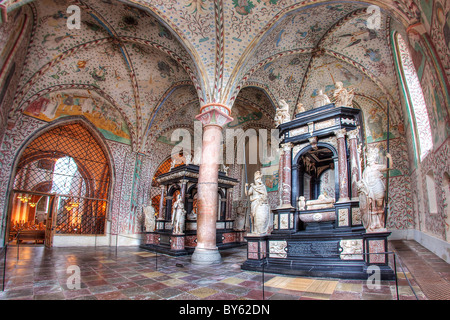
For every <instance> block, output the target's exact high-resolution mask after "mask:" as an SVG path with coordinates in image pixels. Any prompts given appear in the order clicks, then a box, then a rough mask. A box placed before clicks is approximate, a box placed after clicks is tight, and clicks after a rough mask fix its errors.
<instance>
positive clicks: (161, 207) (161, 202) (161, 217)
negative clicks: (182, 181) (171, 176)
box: [158, 186, 166, 220]
mask: <svg viewBox="0 0 450 320" xmlns="http://www.w3.org/2000/svg"><path fill="white" fill-rule="evenodd" d="M165 189H166V186H161V198H160V199H159V215H158V220H164V191H165Z"/></svg>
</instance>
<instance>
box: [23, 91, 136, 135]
mask: <svg viewBox="0 0 450 320" xmlns="http://www.w3.org/2000/svg"><path fill="white" fill-rule="evenodd" d="M23 113H24V114H26V115H28V116H32V117H34V118H37V119H40V120H44V121H46V122H51V121H53V120H56V119H58V118H61V117H67V116H79V115H82V116H84V117H86V118H87V119H88V120H89V121H90V122H91V123H92V124H93V125H94V126H96V127H97V129H98V130H99V131H100V132H101V133H102V134H103V135H104V137H105V138H106V139H109V140H113V141H116V142H121V143H125V144H130V142H131V138H130V133H129V130H128V126H127V124H126V123H125V121H123V119H122V116H121V114H120V113H119V111H117V110H116V109H115V108H114V107H112V106H111V105H110V104H109V103H107V102H106V101H105V100H104V99H102V98H100V97H99V96H97V95H94V94H93V93H92V92H91V91H86V92H84V91H83V92H78V91H66V92H52V93H50V94H46V95H44V96H41V97H39V98H38V99H36V100H34V101H33V102H31V103H30V104H29V105H28V106H27V107H26V108H25V110H24V111H23Z"/></svg>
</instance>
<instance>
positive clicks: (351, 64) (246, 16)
mask: <svg viewBox="0 0 450 320" xmlns="http://www.w3.org/2000/svg"><path fill="white" fill-rule="evenodd" d="M16 2H17V3H19V1H16ZM26 2H29V1H24V3H26ZM375 3H376V4H378V5H379V6H380V7H381V10H380V16H379V20H377V22H378V25H376V26H375V27H372V26H371V25H370V24H368V21H369V19H370V18H371V16H370V14H369V13H368V11H367V8H368V6H369V5H370V3H365V2H364V3H363V2H345V1H318V0H317V1H294V0H253V1H250V0H243V1H241V0H233V1H206V0H185V1H176V0H133V1H115V0H100V1H99V0H96V1H94V0H83V1H81V0H78V1H71V2H70V3H69V2H68V1H64V0H37V1H34V2H32V3H31V5H30V6H29V7H28V6H26V7H25V6H24V7H22V8H21V9H22V10H24V12H25V13H28V14H29V15H30V16H32V17H33V23H34V25H33V29H32V30H33V31H32V32H33V33H32V36H31V42H30V46H29V51H28V53H27V58H26V64H25V67H24V70H23V73H22V76H21V80H20V83H19V89H18V92H17V94H16V97H15V100H14V104H13V106H12V109H11V111H10V114H14V112H17V111H24V112H28V113H31V114H32V113H33V110H32V109H33V108H31V109H30V105H31V106H33V103H34V102H35V101H37V100H38V99H40V98H42V97H46V99H47V100H48V102H47V103H48V104H49V105H50V107H49V108H48V109H51V105H52V104H60V103H65V104H67V105H70V103H69V102H71V103H72V104H73V103H74V102H73V101H74V99H75V100H76V99H78V101H79V102H78V103H79V105H80V106H81V104H84V105H85V107H84V108H85V110H87V111H88V113H90V114H92V116H93V117H95V116H96V115H95V112H97V113H98V115H97V117H98V119H100V118H101V117H103V118H104V119H105V121H109V122H110V124H109V125H110V126H112V127H114V126H117V128H120V130H122V131H124V132H126V133H127V134H126V135H125V136H126V137H125V138H127V139H128V138H129V141H130V143H131V144H132V146H133V148H134V149H135V150H136V151H140V152H147V151H148V150H149V148H150V146H151V145H152V144H153V143H154V142H155V141H156V139H158V138H159V137H160V135H161V134H162V133H164V132H167V130H170V128H173V127H175V126H186V127H189V126H192V120H193V118H194V116H195V115H196V114H198V112H199V108H200V106H201V105H203V104H206V103H209V102H220V103H224V104H226V105H228V106H229V107H233V117H234V118H235V121H234V122H233V123H232V124H230V125H231V126H232V127H237V126H244V123H245V124H246V125H249V124H252V123H253V124H255V125H256V123H258V122H259V123H260V125H261V124H262V125H263V126H265V127H271V126H273V122H272V119H273V115H274V112H275V107H276V105H277V104H278V101H279V100H280V99H284V100H285V101H287V102H288V104H289V105H290V107H291V111H292V113H294V112H295V108H296V105H297V104H298V103H300V102H301V103H303V105H304V107H305V108H306V109H309V108H310V107H311V106H312V100H313V98H314V96H315V95H316V92H317V90H319V89H322V90H324V92H325V93H328V94H330V93H331V92H332V90H333V89H334V82H335V81H342V82H343V83H344V86H345V87H353V88H354V89H355V92H356V98H355V103H356V105H357V106H358V107H360V108H363V109H364V108H366V109H367V110H370V109H373V108H377V109H380V110H385V108H386V105H387V102H388V101H389V102H390V103H391V105H392V106H393V116H392V121H393V123H394V124H396V123H397V124H399V123H400V122H401V121H402V112H401V107H400V100H399V92H398V86H397V78H396V76H394V75H395V69H394V62H393V58H392V49H391V48H392V47H391V43H390V32H391V31H392V28H393V27H392V26H393V25H396V26H399V27H402V26H403V24H409V23H411V22H413V21H414V20H415V19H416V18H417V17H416V14H417V13H416V12H414V10H412V11H411V10H410V9H409V8H405V7H402V6H399V5H398V4H397V5H387V4H386V3H391V1H376V2H375ZM69 4H75V5H78V6H79V7H80V8H81V19H82V24H81V28H80V29H78V30H77V29H73V30H68V28H67V19H68V17H69V14H67V12H66V10H67V7H68V5H69ZM17 7H19V6H18V5H17ZM21 9H16V10H21ZM372 18H373V16H372ZM62 93H64V94H62ZM68 98H70V99H71V100H70V101H69V102H67V103H66V102H65V101H66V100H67V99H68ZM100 100H101V103H100V102H99V101H100ZM80 101H81V102H80ZM87 101H89V103H88V102H87ZM47 113H48V112H47ZM47 115H48V114H47ZM51 115H53V116H54V114H51V112H50V115H48V118H49V117H50V116H51ZM45 119H46V120H47V118H45ZM111 130H113V129H111ZM117 130H118V131H120V130H119V129H117ZM125 138H124V139H125Z"/></svg>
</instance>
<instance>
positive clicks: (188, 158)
mask: <svg viewBox="0 0 450 320" xmlns="http://www.w3.org/2000/svg"><path fill="white" fill-rule="evenodd" d="M191 163H192V156H191V154H190V153H187V154H186V155H185V156H184V164H185V165H187V166H188V165H190V164H191Z"/></svg>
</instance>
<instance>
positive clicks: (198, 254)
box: [191, 247, 222, 265]
mask: <svg viewBox="0 0 450 320" xmlns="http://www.w3.org/2000/svg"><path fill="white" fill-rule="evenodd" d="M191 262H192V264H200V265H210V264H218V263H222V257H221V255H220V253H219V249H217V248H215V249H204V248H199V247H196V248H195V251H194V253H193V254H192V257H191Z"/></svg>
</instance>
